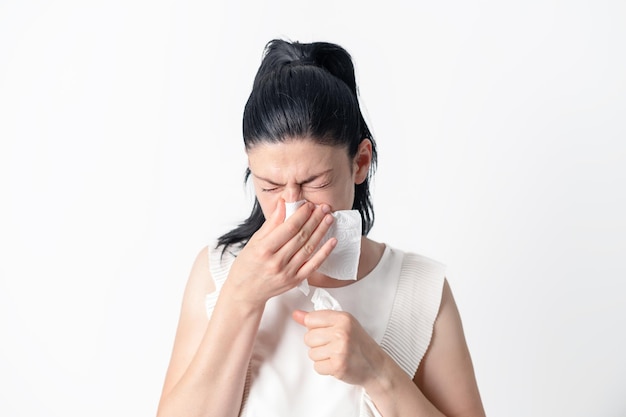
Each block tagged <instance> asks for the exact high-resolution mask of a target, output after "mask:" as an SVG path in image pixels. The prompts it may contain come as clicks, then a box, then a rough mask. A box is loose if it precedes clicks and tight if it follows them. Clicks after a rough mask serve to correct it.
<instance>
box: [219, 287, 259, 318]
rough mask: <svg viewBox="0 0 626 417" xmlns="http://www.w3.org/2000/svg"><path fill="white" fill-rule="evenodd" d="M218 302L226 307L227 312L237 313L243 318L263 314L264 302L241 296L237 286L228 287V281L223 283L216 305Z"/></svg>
mask: <svg viewBox="0 0 626 417" xmlns="http://www.w3.org/2000/svg"><path fill="white" fill-rule="evenodd" d="M220 301H221V302H222V304H226V305H227V306H228V307H227V309H228V310H230V311H235V312H239V314H241V315H243V316H247V315H257V314H263V310H265V303H266V301H264V300H257V299H250V298H248V297H245V296H243V294H242V291H241V289H240V288H239V287H237V286H234V285H229V282H228V281H226V282H225V283H224V286H223V287H222V290H221V291H220V297H219V299H218V303H219V302H220Z"/></svg>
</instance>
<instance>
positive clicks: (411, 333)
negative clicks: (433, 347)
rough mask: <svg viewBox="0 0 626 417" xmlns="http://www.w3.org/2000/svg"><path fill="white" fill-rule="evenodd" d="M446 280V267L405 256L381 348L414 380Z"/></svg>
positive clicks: (430, 334)
mask: <svg viewBox="0 0 626 417" xmlns="http://www.w3.org/2000/svg"><path fill="white" fill-rule="evenodd" d="M444 279H445V266H444V265H443V264H441V263H439V262H437V261H435V260H433V259H430V258H427V257H425V256H421V255H417V254H414V253H405V254H404V259H403V262H402V269H401V271H400V280H399V282H398V289H397V291H396V299H395V301H394V305H393V308H392V310H391V317H390V319H389V324H388V325H387V330H386V331H385V334H384V335H383V339H382V341H381V344H380V345H381V347H382V348H383V350H385V352H387V353H388V354H389V355H390V356H391V357H392V358H393V359H394V360H395V361H396V363H397V364H398V365H400V367H401V368H402V369H403V370H404V372H406V373H407V374H408V375H409V376H410V377H411V378H413V376H414V375H415V372H416V371H417V367H418V366H419V364H420V362H421V361H422V358H423V357H424V354H425V353H426V350H427V349H428V346H429V345H430V340H431V338H432V334H433V328H434V325H435V320H436V319H437V314H438V313H439V306H440V305H441V294H442V291H443V282H444Z"/></svg>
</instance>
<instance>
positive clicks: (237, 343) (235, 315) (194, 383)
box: [158, 292, 263, 417]
mask: <svg viewBox="0 0 626 417" xmlns="http://www.w3.org/2000/svg"><path fill="white" fill-rule="evenodd" d="M262 314H263V307H262V306H261V307H256V308H252V307H246V306H242V305H240V304H237V303H234V302H233V301H232V299H229V297H228V294H224V292H223V293H222V295H221V296H220V298H219V299H218V301H217V303H216V306H215V309H214V311H213V314H212V317H211V320H210V322H209V324H208V326H207V329H206V332H205V334H204V337H203V339H202V342H201V344H200V346H199V348H198V350H197V352H196V354H195V356H194V358H193V360H192V361H191V363H190V364H189V367H188V368H187V370H186V372H185V373H184V374H183V376H182V377H181V379H180V380H179V381H178V383H177V384H176V385H174V387H173V388H172V389H171V390H170V392H168V393H164V395H163V396H162V400H161V403H160V404H159V412H158V416H159V417H178V416H186V417H209V416H210V417H234V416H237V415H238V413H239V409H240V406H241V400H242V395H243V388H244V383H245V378H246V372H247V369H248V363H249V361H250V356H251V352H252V347H253V345H254V339H255V337H256V334H257V330H258V326H259V322H260V320H261V316H262Z"/></svg>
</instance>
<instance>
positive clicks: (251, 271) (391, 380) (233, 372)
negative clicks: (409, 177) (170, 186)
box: [158, 138, 484, 417]
mask: <svg viewBox="0 0 626 417" xmlns="http://www.w3.org/2000/svg"><path fill="white" fill-rule="evenodd" d="M371 160H372V148H371V143H370V142H369V140H367V139H365V140H363V141H362V142H361V144H360V146H359V149H358V151H357V155H356V156H355V157H354V158H350V157H349V156H348V154H347V151H346V150H345V149H344V148H341V147H331V146H324V145H319V144H317V143H315V142H314V141H313V140H310V139H309V138H296V139H292V140H289V141H286V142H283V143H273V144H269V143H262V144H258V145H256V146H254V147H253V148H252V149H249V150H248V162H249V167H250V170H251V173H252V181H253V183H254V187H255V191H256V195H257V198H258V200H259V203H260V205H261V208H262V210H263V213H264V215H265V218H266V219H267V221H266V222H265V224H264V225H263V226H262V228H261V229H260V230H259V231H258V232H257V233H256V234H255V235H253V237H252V238H251V239H250V241H249V242H248V244H247V245H246V246H245V247H244V248H243V249H242V251H241V252H240V253H239V255H238V256H237V258H236V259H235V261H234V263H233V266H232V267H231V270H230V272H229V275H228V278H227V280H226V282H225V284H224V286H223V287H222V290H221V292H220V295H219V298H218V301H217V303H216V306H215V309H214V311H213V315H212V319H211V320H210V321H209V320H207V318H206V313H205V310H204V309H205V307H204V297H205V295H206V294H208V293H210V292H213V291H214V289H215V286H214V283H213V280H212V278H211V275H210V272H209V265H208V255H207V248H204V249H203V250H202V251H201V252H200V253H199V254H198V257H197V259H196V262H195V263H194V266H193V268H192V271H191V274H190V278H189V281H188V283H187V287H186V289H185V294H184V297H183V305H182V309H181V316H180V322H179V326H178V330H177V334H176V339H175V342H174V348H173V352H172V358H171V361H170V366H169V368H168V372H167V375H166V378H165V383H164V386H163V392H162V395H161V401H160V403H159V410H158V415H159V416H180V415H185V416H237V415H238V413H239V408H240V405H241V398H242V393H243V385H244V381H245V375H246V371H247V365H248V362H249V360H250V356H251V352H252V346H253V343H254V339H255V337H256V332H257V330H258V326H259V322H260V319H261V316H262V314H263V309H264V306H265V303H266V302H267V300H268V299H269V298H271V297H273V296H275V295H278V294H281V293H283V292H285V291H287V290H289V289H291V288H293V287H295V286H296V285H298V284H299V283H300V282H301V281H302V280H304V279H308V280H309V282H310V283H311V284H312V285H314V286H318V287H337V286H344V285H351V284H352V283H353V282H354V281H338V280H334V279H331V278H329V277H327V276H324V275H322V274H320V273H318V272H316V269H317V268H318V267H319V265H321V263H322V262H323V261H324V259H326V257H327V256H328V254H329V253H330V252H331V251H332V249H333V247H334V246H335V244H336V241H335V239H330V240H329V241H328V242H326V244H325V245H324V246H323V247H322V248H321V249H320V250H319V251H318V252H317V253H315V254H314V255H311V254H312V253H313V251H314V249H315V248H316V247H317V244H318V243H319V241H320V240H321V238H322V237H323V236H324V234H325V233H326V231H327V230H328V228H329V227H330V225H331V224H332V220H333V217H332V216H331V215H330V214H329V213H331V212H332V211H336V210H344V209H351V208H352V201H353V199H354V184H359V183H361V182H363V181H364V180H365V179H366V177H367V173H368V170H369V167H370V164H371ZM302 199H305V200H307V201H309V203H308V204H305V205H303V206H302V207H300V208H299V209H298V210H297V211H296V213H295V214H293V215H292V216H291V217H290V218H289V219H287V221H284V219H285V207H284V203H285V202H293V201H298V200H302ZM383 251H384V245H383V244H381V243H378V242H374V241H372V240H370V239H368V238H366V237H363V238H362V242H361V254H362V256H361V258H360V261H359V269H358V274H357V279H361V278H363V277H364V276H366V275H367V274H368V273H369V272H370V271H371V270H372V269H373V268H374V267H375V266H376V264H377V263H378V261H379V260H380V258H381V256H382V253H383ZM292 317H293V319H294V320H295V321H296V322H297V323H299V324H300V325H302V326H305V327H306V328H307V332H306V335H305V337H304V340H303V343H305V344H306V345H307V346H308V347H309V349H310V350H309V357H310V358H311V366H313V368H314V369H315V370H316V371H317V372H318V373H320V374H323V375H332V376H333V377H335V378H338V379H340V380H342V381H344V382H347V383H349V384H356V385H360V386H363V387H364V388H365V390H366V391H367V393H368V394H369V396H370V398H371V399H372V401H373V402H374V404H375V405H376V407H377V408H378V410H379V412H380V413H381V415H382V416H384V417H393V416H484V410H483V406H482V403H481V399H480V395H479V392H478V387H477V385H476V380H475V377H474V371H473V366H472V362H471V358H470V355H469V352H468V349H467V345H466V342H465V337H464V335H463V328H462V324H461V319H460V316H459V313H458V310H457V307H456V304H455V302H454V298H453V296H452V292H451V290H450V287H449V285H448V283H447V282H445V284H444V288H443V294H442V302H441V306H440V311H439V314H438V317H437V320H436V322H435V327H434V333H433V337H432V340H431V345H430V347H429V349H428V351H427V353H426V355H425V356H424V358H423V359H422V362H421V364H420V367H419V369H418V371H417V373H416V375H415V376H414V377H413V378H411V377H409V376H408V375H406V373H404V371H402V369H401V368H400V367H399V366H398V365H397V364H396V363H395V362H394V361H393V360H392V359H391V358H390V357H389V356H388V355H387V354H386V353H385V352H384V351H383V350H382V349H381V348H380V346H378V345H377V344H376V342H375V341H374V340H373V339H372V338H371V337H370V336H369V335H368V334H367V332H365V330H364V329H363V328H362V326H361V325H360V324H359V323H358V321H357V320H356V319H355V318H354V317H353V316H351V315H350V314H349V313H347V312H338V311H330V310H323V311H314V312H305V311H299V310H298V311H294V312H293V315H292ZM232 323H237V326H232Z"/></svg>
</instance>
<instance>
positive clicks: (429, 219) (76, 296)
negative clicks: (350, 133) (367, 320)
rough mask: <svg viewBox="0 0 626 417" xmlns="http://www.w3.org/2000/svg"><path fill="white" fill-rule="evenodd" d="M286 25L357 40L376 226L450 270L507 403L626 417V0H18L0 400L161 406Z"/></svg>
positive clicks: (0, 313)
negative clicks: (191, 300)
mask: <svg viewBox="0 0 626 417" xmlns="http://www.w3.org/2000/svg"><path fill="white" fill-rule="evenodd" d="M275 37H282V38H289V39H292V40H300V41H303V42H308V41H313V40H326V41H331V42H336V43H339V44H341V45H343V46H344V47H346V48H347V49H348V51H350V52H351V53H352V55H353V58H354V60H355V62H356V67H357V77H358V81H359V83H360V91H361V99H362V103H363V108H364V110H365V112H366V114H367V118H368V120H369V122H370V124H371V128H372V130H373V132H374V135H375V138H376V139H377V141H378V144H379V150H380V164H379V170H378V173H377V177H376V179H375V182H374V190H373V193H374V202H375V207H376V214H377V221H376V226H375V228H374V230H373V231H372V233H371V236H372V237H373V238H375V239H378V240H381V241H384V242H387V243H389V244H391V245H393V246H395V247H398V248H402V249H405V250H411V251H417V252H420V253H422V254H424V255H427V256H430V257H433V258H436V259H438V260H440V261H442V262H444V263H446V264H447V265H448V278H449V281H450V283H451V285H452V288H453V291H454V292H455V295H456V298H457V302H458V305H459V308H460V310H461V314H462V317H463V320H464V325H465V330H466V335H467V339H468V344H469V346H470V349H471V352H472V355H473V359H474V364H475V368H476V375H477V379H478V383H479V386H480V389H481V392H482V396H483V401H484V404H485V407H486V410H487V413H488V415H490V416H520V417H522V416H524V417H527V416H560V415H562V416H611V417H617V416H625V415H626V400H625V399H624V389H625V387H626V360H625V359H624V352H625V351H626V341H625V338H626V336H625V329H626V306H625V304H626V303H625V301H626V296H625V295H624V291H625V290H626V284H624V280H625V278H626V263H625V262H624V261H625V260H626V257H625V256H624V252H625V251H626V239H625V235H626V220H625V219H624V213H626V192H625V188H626V186H625V185H626V168H625V165H626V144H625V140H626V122H625V118H626V117H625V115H626V42H625V40H626V3H625V2H623V1H618V0H616V1H607V0H602V1H592V0H580V1H577V0H573V1H555V0H541V1H538V0H528V1H508V2H507V1H495V0H486V1H479V2H467V1H450V2H447V1H442V2H409V1H406V2H394V1H385V2H380V3H373V2H359V1H337V0H332V1H327V0H318V1H309V2H294V1H253V0H249V1H246V2H237V1H222V2H218V1H213V2H210V1H195V2H194V1H174V0H169V1H165V0H161V1H121V0H113V1H74V2H72V1H68V0H63V1H54V2H53V1H40V2H37V1H23V0H21V1H19V0H14V1H5V0H3V1H0V201H1V203H0V384H1V385H0V415H2V416H7V417H9V416H11V417H12V416H64V417H66V416H152V415H154V414H155V411H156V405H157V401H158V397H159V394H160V388H161V384H162V382H163V377H164V373H165V369H166V366H167V362H168V360H169V354H170V351H171V345H172V341H173V337H174V331H175V327H176V322H177V319H178V311H179V306H180V301H181V296H182V291H183V288H184V285H185V282H186V278H187V274H188V272H189V269H190V266H191V264H192V262H193V259H194V258H195V255H196V253H197V252H198V251H199V250H200V249H201V248H202V246H204V245H205V244H207V243H208V242H210V241H211V240H212V239H213V238H215V237H216V236H218V235H219V234H221V233H223V232H225V231H227V230H229V228H230V227H232V226H233V225H235V224H236V223H237V222H238V221H240V220H242V219H243V218H244V217H245V216H246V215H247V214H248V212H249V208H250V206H249V203H250V201H251V197H250V196H249V195H247V194H246V191H245V188H244V186H243V183H242V180H243V171H244V169H245V166H246V165H245V164H246V159H245V154H244V151H243V145H242V140H241V133H240V127H241V114H242V109H243V105H244V103H245V100H246V98H247V95H248V93H249V91H250V87H251V83H252V78H253V76H254V73H255V71H256V69H257V66H258V64H259V63H260V58H261V52H262V49H263V46H264V45H265V43H266V42H267V41H269V40H270V39H272V38H275Z"/></svg>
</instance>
